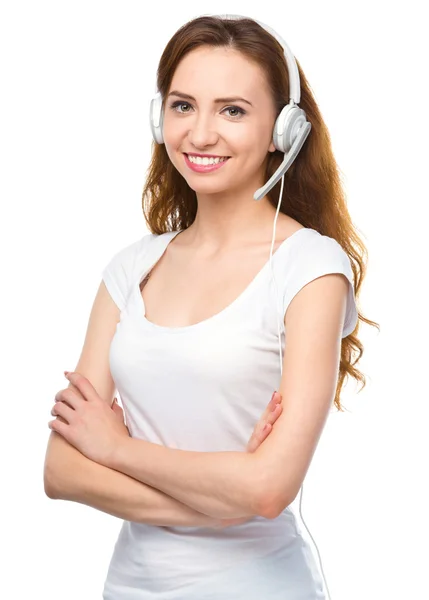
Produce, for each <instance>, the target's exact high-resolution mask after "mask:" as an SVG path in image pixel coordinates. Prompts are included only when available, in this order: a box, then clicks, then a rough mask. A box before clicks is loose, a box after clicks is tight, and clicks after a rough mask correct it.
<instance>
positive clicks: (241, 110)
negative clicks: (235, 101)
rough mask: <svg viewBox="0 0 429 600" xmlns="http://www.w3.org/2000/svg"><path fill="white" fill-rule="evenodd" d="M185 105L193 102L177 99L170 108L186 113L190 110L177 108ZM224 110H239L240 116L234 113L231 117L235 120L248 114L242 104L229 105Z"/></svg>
mask: <svg viewBox="0 0 429 600" xmlns="http://www.w3.org/2000/svg"><path fill="white" fill-rule="evenodd" d="M183 105H185V106H192V104H190V103H189V102H183V101H182V100H176V102H173V103H172V104H170V108H171V110H173V111H175V112H178V113H179V114H182V115H184V114H185V113H186V112H188V111H185V112H183V111H182V110H179V111H177V110H176V108H177V107H178V106H183ZM224 110H229V111H231V110H235V111H238V116H233V115H232V117H231V118H232V120H235V121H237V120H238V119H239V118H241V116H242V115H245V114H246V111H245V110H244V109H243V108H240V106H227V107H226V108H224Z"/></svg>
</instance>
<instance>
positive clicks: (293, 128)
mask: <svg viewBox="0 0 429 600" xmlns="http://www.w3.org/2000/svg"><path fill="white" fill-rule="evenodd" d="M203 16H215V17H220V18H222V19H232V20H234V19H243V18H245V19H247V18H249V17H245V16H244V15H236V14H233V15H230V14H226V15H203ZM252 20H253V21H255V22H256V23H258V25H260V26H261V27H262V28H263V29H265V30H266V31H268V33H270V34H271V35H272V36H273V37H274V38H275V39H276V40H277V41H278V42H279V44H280V45H281V46H282V47H283V52H284V55H285V59H286V64H287V68H288V73H289V103H288V104H286V105H285V106H284V107H283V109H282V111H281V113H280V114H279V116H278V117H277V119H276V122H275V123H274V129H273V144H274V146H275V148H276V150H279V151H280V152H283V153H284V159H283V162H282V163H281V164H280V166H279V168H278V169H277V171H276V172H275V173H273V175H272V176H271V177H270V179H269V180H268V181H267V183H266V184H265V185H263V186H262V187H261V188H259V189H258V190H256V192H255V193H254V194H253V199H254V200H256V201H258V200H261V199H262V198H263V197H264V196H265V195H266V194H267V193H268V192H269V191H270V190H271V188H273V187H274V186H275V184H276V183H277V182H278V181H279V179H280V178H281V179H282V181H281V185H280V197H279V201H278V205H277V211H276V215H275V217H274V231H273V238H272V241H271V250H270V268H271V275H272V278H273V281H274V284H275V286H276V290H277V294H276V297H277V313H278V338H279V355H280V373H281V374H283V364H282V362H283V361H282V348H281V332H280V329H283V331H284V323H283V315H282V313H281V310H280V307H279V294H278V288H277V283H276V280H275V277H274V272H273V268H272V254H273V248H274V239H275V231H276V223H277V217H278V214H279V210H280V204H281V199H282V195H283V184H284V175H285V173H286V171H287V170H288V169H289V167H290V166H291V164H292V163H293V161H294V160H295V158H296V157H297V156H298V153H299V151H300V150H301V148H302V146H303V145H304V142H305V140H306V139H307V136H308V134H309V133H310V130H311V123H310V122H309V121H307V117H306V115H305V112H304V111H303V110H302V108H299V107H298V106H297V105H298V104H299V102H300V99H301V86H300V81H299V71H298V65H297V64H296V61H295V57H294V55H293V54H292V52H291V50H290V48H289V46H288V45H287V44H286V42H285V41H284V40H283V39H282V38H281V37H280V36H279V35H278V34H277V33H276V32H275V31H274V30H273V29H272V28H271V27H269V26H268V25H265V24H264V23H262V22H261V21H257V20H256V19H253V18H252ZM163 125H164V112H163V110H162V96H161V92H159V91H158V92H157V93H156V94H155V96H154V97H153V98H152V100H151V102H150V128H151V131H152V136H153V139H154V140H155V142H157V143H158V144H163V143H164V137H163V135H162V130H163ZM303 489H304V485H302V486H301V495H300V501H299V513H300V517H301V520H302V522H303V523H304V526H305V528H306V530H307V532H308V534H309V535H310V537H311V539H312V541H313V544H314V546H315V547H316V550H317V554H318V557H319V562H320V568H321V571H322V576H323V579H324V582H325V586H326V590H327V592H328V596H329V600H331V595H330V593H329V589H328V585H327V583H326V578H325V574H324V572H323V567H322V560H321V558H320V553H319V550H318V548H317V545H316V542H315V541H314V539H313V536H312V535H311V533H310V532H309V530H308V528H307V525H306V524H305V521H304V519H303V517H302V513H301V505H302V495H303Z"/></svg>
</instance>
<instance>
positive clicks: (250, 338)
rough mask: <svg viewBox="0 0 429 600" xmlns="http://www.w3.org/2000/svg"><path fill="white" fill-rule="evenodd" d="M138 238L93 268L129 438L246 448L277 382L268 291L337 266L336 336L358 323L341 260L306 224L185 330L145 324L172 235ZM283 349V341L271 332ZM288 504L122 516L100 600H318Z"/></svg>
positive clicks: (307, 549) (319, 591)
mask: <svg viewBox="0 0 429 600" xmlns="http://www.w3.org/2000/svg"><path fill="white" fill-rule="evenodd" d="M178 233H180V232H179V231H177V232H168V233H164V234H161V235H156V234H146V235H144V236H143V237H142V238H141V239H139V240H137V241H136V242H134V243H132V244H130V245H128V246H126V247H125V248H123V249H122V250H120V251H119V252H117V253H116V254H115V255H114V256H113V257H112V258H111V260H110V262H109V263H108V264H107V266H106V267H105V268H104V270H103V271H102V277H103V280H104V282H105V285H106V287H107V289H108V290H109V293H110V294H111V296H112V298H113V300H114V301H115V303H116V304H117V305H118V307H119V308H120V310H121V313H120V321H119V323H118V325H117V328H116V332H115V335H114V337H113V340H112V343H111V347H110V369H111V373H112V377H113V379H114V381H115V384H116V387H117V390H118V392H119V394H120V396H121V401H122V404H123V407H124V412H125V417H126V422H127V426H128V428H129V430H130V433H131V435H132V436H133V437H135V438H140V439H144V440H147V441H149V442H153V443H156V444H162V445H165V446H168V447H170V448H178V449H181V450H192V451H199V452H204V451H205V452H223V451H241V452H244V451H246V446H247V443H248V441H249V438H250V435H251V433H252V431H253V428H254V426H255V424H256V423H257V422H258V420H259V419H260V417H261V415H262V413H263V411H264V410H265V408H266V406H267V404H268V402H269V400H270V398H271V395H272V393H273V391H274V390H276V389H279V383H280V380H281V374H280V357H279V345H278V329H277V328H278V318H277V300H276V297H275V293H276V289H277V293H278V294H279V296H280V298H279V300H280V302H279V306H280V307H282V308H283V314H285V311H286V309H287V307H288V305H289V303H290V301H291V300H292V298H293V297H294V296H295V294H297V292H298V291H299V290H300V289H301V288H302V287H303V286H304V285H306V284H307V283H309V282H310V281H311V280H313V279H315V278H317V277H320V276H321V275H325V274H328V273H343V274H344V275H346V277H347V278H348V280H349V282H350V285H349V293H348V300H347V311H346V318H345V322H344V329H343V337H345V336H347V335H348V334H349V333H351V332H352V331H353V330H354V328H355V325H356V322H357V318H358V316H357V309H356V304H355V296H354V289H353V274H352V269H351V264H350V260H349V258H348V256H347V254H346V253H345V252H344V250H343V249H342V247H341V246H340V244H339V243H338V242H337V241H336V240H334V239H333V238H331V237H328V236H325V235H321V234H320V233H319V232H317V231H316V230H314V229H310V228H305V229H300V230H298V231H296V232H295V233H294V234H292V235H291V236H290V237H288V238H287V239H286V240H284V241H283V242H282V244H281V245H280V246H279V247H278V249H277V250H276V251H275V252H274V253H273V256H272V267H273V271H274V275H275V279H276V283H277V288H276V287H275V286H274V284H273V281H272V278H271V270H270V265H269V256H268V260H267V262H266V263H265V265H264V267H263V268H262V269H261V270H260V271H259V272H258V274H257V275H256V277H255V278H254V279H253V280H252V282H251V283H250V285H249V286H248V287H247V288H246V289H245V290H244V291H243V292H242V293H241V294H240V296H239V297H238V298H236V299H235V300H234V301H233V302H232V303H231V304H230V305H229V306H227V307H226V308H225V309H224V310H222V311H221V312H219V313H217V314H216V315H214V316H212V317H210V318H209V319H206V320H204V321H201V322H199V323H196V324H194V325H190V326H186V327H174V328H171V327H164V326H160V325H156V324H154V323H152V322H150V321H148V320H147V319H146V317H145V307H144V302H143V299H142V296H141V292H140V288H139V284H140V282H141V281H142V280H143V279H144V278H145V276H146V274H147V273H148V272H149V271H150V270H151V268H152V267H153V266H154V265H155V263H156V262H157V261H158V260H159V259H160V258H161V256H162V255H163V253H164V252H165V250H166V248H167V246H168V244H169V243H170V241H171V240H172V239H173V238H174V237H175V236H176V235H177V234H178ZM281 338H282V340H281V341H282V350H283V351H284V343H285V337H284V332H282V333H281ZM301 523H302V521H301V519H300V517H299V514H298V516H296V515H295V512H294V510H293V507H292V505H290V506H288V507H287V508H285V510H284V511H283V512H282V513H281V514H280V515H279V516H278V517H277V518H275V519H265V518H262V517H254V518H253V519H252V520H250V521H248V522H246V523H242V524H240V525H236V526H232V527H228V528H226V529H223V530H215V529H211V528H207V527H158V526H153V525H146V524H139V523H135V522H129V521H124V522H123V524H122V528H121V531H120V534H119V537H118V540H117V542H116V544H115V548H114V552H113V556H112V558H111V561H110V566H109V570H108V574H107V578H106V581H105V584H104V591H103V599H104V600H149V599H150V600H155V599H157V600H209V599H210V600H261V598H267V599H269V600H285V598H287V599H288V600H321V599H325V598H326V596H325V593H324V586H323V580H322V577H321V574H320V571H319V567H318V566H317V564H316V560H315V554H314V553H313V551H312V549H311V546H310V544H309V541H308V533H305V532H304V531H303V528H302V527H301Z"/></svg>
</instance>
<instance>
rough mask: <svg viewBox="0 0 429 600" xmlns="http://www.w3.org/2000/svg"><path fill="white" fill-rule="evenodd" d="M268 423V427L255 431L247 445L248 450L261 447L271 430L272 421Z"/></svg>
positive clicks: (252, 450) (253, 450) (251, 450)
mask: <svg viewBox="0 0 429 600" xmlns="http://www.w3.org/2000/svg"><path fill="white" fill-rule="evenodd" d="M267 425H268V427H267V428H266V429H264V428H261V429H260V430H259V431H255V433H253V435H252V437H251V438H250V440H249V443H248V445H247V451H248V452H255V450H256V449H257V448H259V446H260V445H261V444H262V442H263V441H264V440H265V438H266V437H267V435H268V434H269V433H270V432H271V429H272V425H271V424H270V423H268V424H267Z"/></svg>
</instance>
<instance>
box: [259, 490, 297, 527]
mask: <svg viewBox="0 0 429 600" xmlns="http://www.w3.org/2000/svg"><path fill="white" fill-rule="evenodd" d="M259 489H260V490H261V493H260V494H259V499H258V514H259V515H260V516H261V517H264V518H265V519H276V518H277V517H278V516H280V515H281V513H282V512H283V511H284V510H285V508H287V507H288V506H289V504H291V503H292V502H293V501H294V499H295V497H296V494H294V495H293V494H290V493H287V494H286V493H285V491H284V490H279V489H278V488H276V487H275V486H274V487H273V486H272V485H269V484H268V483H267V482H265V485H262V486H260V488H259ZM289 491H290V490H289Z"/></svg>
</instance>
